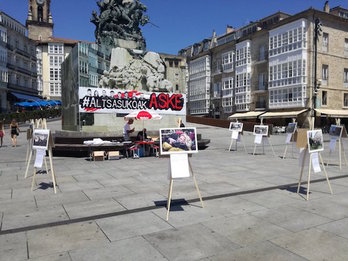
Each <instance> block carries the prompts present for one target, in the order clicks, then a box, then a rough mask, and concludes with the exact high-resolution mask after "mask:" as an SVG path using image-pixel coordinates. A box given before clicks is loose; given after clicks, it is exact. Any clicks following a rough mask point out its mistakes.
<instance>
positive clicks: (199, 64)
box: [189, 57, 210, 75]
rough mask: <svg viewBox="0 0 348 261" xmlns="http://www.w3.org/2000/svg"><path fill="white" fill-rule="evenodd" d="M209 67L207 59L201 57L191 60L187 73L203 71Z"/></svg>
mask: <svg viewBox="0 0 348 261" xmlns="http://www.w3.org/2000/svg"><path fill="white" fill-rule="evenodd" d="M209 68H210V62H209V59H207V58H206V57H203V58H201V59H197V60H195V61H191V62H190V65H189V73H190V75H192V74H196V73H199V72H205V71H207V70H208V69H209Z"/></svg>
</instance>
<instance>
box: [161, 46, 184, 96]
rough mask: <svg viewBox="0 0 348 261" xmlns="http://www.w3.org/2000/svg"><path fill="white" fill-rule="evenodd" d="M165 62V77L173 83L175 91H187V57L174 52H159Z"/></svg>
mask: <svg viewBox="0 0 348 261" xmlns="http://www.w3.org/2000/svg"><path fill="white" fill-rule="evenodd" d="M159 55H160V57H161V58H162V60H163V61H164V63H165V67H166V71H165V78H166V79H167V80H168V81H170V82H171V83H172V84H173V92H176V93H185V94H186V93H187V82H186V74H187V67H186V59H185V57H183V56H178V55H172V54H165V53H160V54H159Z"/></svg>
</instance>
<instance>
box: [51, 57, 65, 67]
mask: <svg viewBox="0 0 348 261" xmlns="http://www.w3.org/2000/svg"><path fill="white" fill-rule="evenodd" d="M49 59H50V67H60V65H61V63H62V62H63V60H64V56H63V55H50V56H49Z"/></svg>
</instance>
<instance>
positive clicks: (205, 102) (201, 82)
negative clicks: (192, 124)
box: [188, 55, 211, 115]
mask: <svg viewBox="0 0 348 261" xmlns="http://www.w3.org/2000/svg"><path fill="white" fill-rule="evenodd" d="M210 76H211V70H210V56H209V55H205V56H202V57H199V58H197V59H195V60H191V61H190V62H189V82H188V90H189V93H188V99H189V102H190V108H189V110H190V112H189V113H190V114H192V115H197V114H208V113H209V108H210V80H211V79H210Z"/></svg>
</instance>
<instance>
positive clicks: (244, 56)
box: [236, 46, 251, 67]
mask: <svg viewBox="0 0 348 261" xmlns="http://www.w3.org/2000/svg"><path fill="white" fill-rule="evenodd" d="M250 63H251V52H250V46H244V47H243V48H240V49H237V50H236V66H237V67H238V66H242V65H245V64H250Z"/></svg>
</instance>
